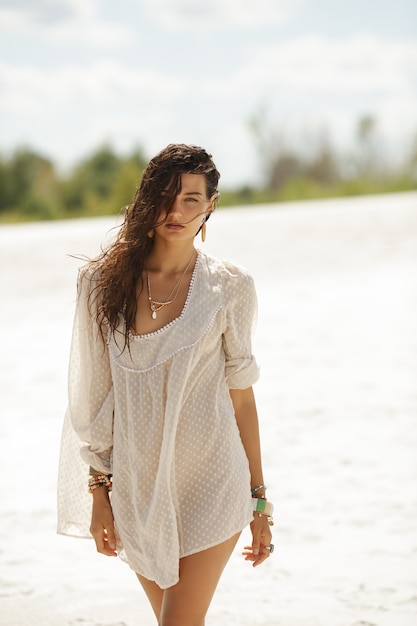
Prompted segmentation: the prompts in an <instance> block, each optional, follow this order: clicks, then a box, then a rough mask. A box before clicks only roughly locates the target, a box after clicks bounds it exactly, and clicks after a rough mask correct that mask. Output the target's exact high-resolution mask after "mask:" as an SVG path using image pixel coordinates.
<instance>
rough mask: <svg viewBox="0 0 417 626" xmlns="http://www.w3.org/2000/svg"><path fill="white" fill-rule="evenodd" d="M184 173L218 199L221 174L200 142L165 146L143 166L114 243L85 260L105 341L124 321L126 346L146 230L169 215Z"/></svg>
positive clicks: (145, 253)
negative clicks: (195, 176) (199, 179)
mask: <svg viewBox="0 0 417 626" xmlns="http://www.w3.org/2000/svg"><path fill="white" fill-rule="evenodd" d="M182 174H203V175H204V176H205V179H206V187H207V189H206V191H207V199H210V198H212V197H213V196H216V198H217V197H218V190H217V186H218V182H219V178H220V174H219V172H218V171H217V169H216V166H215V164H214V163H213V160H212V157H211V155H210V154H208V153H207V152H206V150H204V149H203V148H200V147H198V146H193V145H185V144H170V145H168V146H167V147H166V148H164V150H162V151H161V152H159V154H157V155H156V156H155V157H154V158H153V159H151V161H150V162H149V164H148V165H147V167H146V168H145V170H144V172H143V174H142V179H141V183H140V185H139V188H138V189H137V191H136V194H135V196H134V198H133V201H132V203H131V204H129V205H128V206H127V207H126V209H125V217H124V221H123V223H122V225H121V227H120V229H119V231H118V234H117V236H116V238H115V240H114V241H113V243H111V244H110V245H109V246H108V247H107V248H105V249H103V250H102V252H101V254H100V255H99V256H98V257H97V258H96V259H93V260H92V261H90V262H89V264H88V268H90V270H91V271H92V278H93V283H94V287H93V288H92V289H91V292H90V307H91V305H92V303H93V301H94V302H95V304H96V306H95V309H96V311H97V314H96V315H97V323H98V326H99V330H100V334H101V337H102V338H103V340H105V337H106V335H107V332H108V330H110V332H112V333H113V334H114V333H115V332H116V329H117V328H118V326H119V325H120V323H121V322H123V326H124V347H126V346H128V347H129V331H130V329H131V328H133V327H134V323H135V318H136V309H137V301H136V298H137V295H136V293H137V292H136V288H137V283H138V280H142V272H143V269H144V264H145V259H146V258H147V256H148V255H149V253H150V251H151V249H152V245H153V240H152V239H151V238H150V237H149V236H148V233H150V232H151V231H152V230H153V229H154V228H155V227H156V226H158V225H160V224H161V223H163V220H162V221H161V214H163V212H164V211H165V212H166V214H168V213H169V210H170V207H171V206H172V205H173V203H174V202H175V198H176V197H177V195H178V194H179V193H180V191H181V175H182ZM213 206H214V205H213ZM91 271H90V272H89V274H90V276H91ZM90 310H91V308H90Z"/></svg>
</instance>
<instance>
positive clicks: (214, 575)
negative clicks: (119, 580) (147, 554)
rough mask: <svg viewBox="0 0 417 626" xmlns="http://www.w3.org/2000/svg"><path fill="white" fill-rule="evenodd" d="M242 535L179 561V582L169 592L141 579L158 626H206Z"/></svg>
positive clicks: (140, 577)
mask: <svg viewBox="0 0 417 626" xmlns="http://www.w3.org/2000/svg"><path fill="white" fill-rule="evenodd" d="M239 535H240V533H238V534H237V535H234V537H232V538H231V539H228V540H227V541H225V542H223V543H221V544H219V545H217V546H214V547H213V548H209V549H208V550H203V551H202V552H197V553H196V554H192V555H191V556H186V557H184V558H182V559H180V579H179V581H178V583H177V584H176V585H174V586H173V587H169V588H168V589H160V587H158V585H156V584H155V583H154V582H151V581H149V580H147V579H146V578H143V577H142V576H140V575H137V576H138V579H139V581H140V582H141V584H142V586H143V588H144V590H145V593H146V595H147V596H148V599H149V601H150V603H151V605H152V608H153V611H154V613H155V615H156V618H157V620H158V624H159V626H204V619H205V616H206V613H207V610H208V608H209V606H210V602H211V599H212V597H213V594H214V592H215V590H216V587H217V583H218V582H219V580H220V576H221V574H222V572H223V570H224V567H225V565H226V563H227V561H228V560H229V558H230V555H231V554H232V552H233V550H234V548H235V546H236V542H237V540H238V538H239Z"/></svg>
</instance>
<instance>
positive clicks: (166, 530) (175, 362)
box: [58, 252, 259, 588]
mask: <svg viewBox="0 0 417 626" xmlns="http://www.w3.org/2000/svg"><path fill="white" fill-rule="evenodd" d="M93 288H94V277H92V276H90V274H89V272H88V271H87V272H85V273H83V274H81V277H80V281H79V290H78V291H79V293H78V301H77V308H76V314H75V320H74V330H73V338H72V346H71V356H70V366H69V404H68V410H67V413H66V416H65V420H64V428H63V435H62V449H61V460H60V471H59V485H58V532H59V533H62V534H69V535H74V536H80V537H86V536H89V524H90V516H91V495H90V494H88V492H87V488H86V482H87V474H88V465H92V466H93V467H95V468H96V469H98V470H101V471H103V472H106V473H112V474H113V492H112V507H113V513H114V518H115V525H116V529H117V534H118V541H119V546H118V549H119V554H120V556H121V558H122V559H124V560H125V561H127V562H128V563H129V565H130V567H131V568H132V569H133V570H134V571H136V572H138V573H140V574H141V575H142V576H145V577H146V578H148V579H149V580H154V581H156V583H157V584H158V585H159V586H160V587H162V588H166V587H170V586H172V585H174V584H175V583H176V582H178V564H179V559H180V558H181V557H183V556H187V555H190V554H193V553H195V552H199V551H201V550H204V549H207V548H209V547H212V546H214V545H216V544H218V543H221V542H223V541H225V540H226V539H228V538H230V537H231V536H232V535H234V534H235V533H237V532H239V531H240V530H242V528H244V527H245V526H246V525H247V524H248V523H249V522H250V521H251V519H252V517H253V513H252V502H251V494H250V475H249V466H248V461H247V458H246V454H245V451H244V448H243V445H242V442H241V439H240V435H239V430H238V427H237V424H236V420H235V416H234V411H233V405H232V402H231V399H230V394H229V389H233V388H235V389H244V388H247V387H249V386H251V385H253V384H254V383H255V382H256V380H257V378H258V375H259V371H258V366H257V364H256V361H255V358H254V357H253V355H252V350H251V336H252V330H253V326H254V322H255V318H256V306H257V304H256V294H255V289H254V285H253V280H252V278H251V276H250V275H249V274H248V273H247V272H246V271H245V270H244V269H243V268H241V267H238V266H237V265H236V264H233V263H231V262H228V261H219V260H217V259H214V258H212V257H209V256H207V255H205V254H203V253H201V252H199V254H198V257H197V261H196V265H195V268H194V271H193V276H192V280H191V284H190V289H189V293H188V297H187V300H186V303H185V305H184V308H183V311H182V313H181V315H180V316H179V317H178V318H177V319H175V320H174V321H172V322H171V323H170V324H168V325H166V326H164V327H163V328H162V329H160V330H158V331H157V332H154V333H151V334H147V335H140V336H134V335H132V336H131V338H130V339H131V341H130V351H129V350H128V349H123V346H124V337H123V333H122V326H121V327H120V333H117V332H116V334H115V336H113V335H111V336H109V339H108V342H107V344H106V345H104V344H103V341H102V340H101V338H100V336H99V332H98V328H97V324H96V321H95V311H94V306H95V305H94V299H93V305H92V306H91V305H90V310H89V308H88V295H89V293H90V291H91V289H93Z"/></svg>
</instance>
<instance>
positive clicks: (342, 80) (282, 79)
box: [0, 0, 417, 186]
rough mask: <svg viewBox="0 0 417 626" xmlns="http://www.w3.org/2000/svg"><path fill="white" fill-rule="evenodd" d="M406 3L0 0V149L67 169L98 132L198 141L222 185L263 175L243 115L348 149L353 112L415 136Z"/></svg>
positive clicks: (415, 25) (387, 143) (414, 74)
mask: <svg viewBox="0 0 417 626" xmlns="http://www.w3.org/2000/svg"><path fill="white" fill-rule="evenodd" d="M416 35H417V2H415V0H397V1H393V0H379V1H377V0H349V2H346V1H345V2H338V1H337V0H210V1H208V2H204V0H118V1H117V2H115V1H114V0H0V120H1V121H0V150H1V151H2V152H3V153H7V152H9V151H10V150H12V149H14V148H15V147H16V146H18V145H22V144H26V145H30V146H32V147H34V148H35V149H37V150H40V151H41V152H42V153H44V154H45V155H46V156H50V157H51V158H53V159H54V160H55V162H56V163H57V164H58V165H59V166H61V167H63V168H65V167H70V166H71V165H72V164H73V163H75V162H76V161H77V160H78V159H80V158H82V157H85V156H87V155H88V154H89V153H90V152H91V151H93V150H94V149H95V148H97V147H98V146H99V145H101V144H103V143H104V142H109V143H111V144H112V145H113V146H114V147H115V148H116V149H117V150H118V151H120V153H125V152H127V151H129V150H131V149H133V148H134V147H135V146H142V147H143V149H144V150H145V153H146V154H147V155H148V156H149V157H150V156H152V155H153V154H154V153H155V152H157V151H158V150H160V149H161V148H162V147H164V146H165V145H166V144H167V143H170V142H177V141H178V142H180V141H181V142H186V143H197V144H200V145H204V146H205V147H206V148H207V149H208V150H209V151H210V152H212V154H213V156H214V158H215V161H216V163H217V164H218V167H219V169H220V171H221V172H222V180H223V184H224V185H226V186H227V185H233V184H245V183H250V182H254V181H256V179H257V177H258V176H259V174H260V169H259V159H258V156H257V154H256V150H255V147H254V141H253V137H252V136H251V133H250V130H249V125H248V120H249V119H250V118H251V117H252V116H253V115H254V113H256V112H257V111H260V110H263V111H265V115H266V120H267V124H268V125H269V126H270V127H271V129H274V130H275V129H276V130H279V133H277V134H278V135H279V137H280V139H281V141H282V142H283V143H284V144H285V143H292V142H295V143H298V145H300V144H302V145H304V146H305V147H306V149H308V146H309V144H311V145H315V142H317V138H318V137H320V136H323V135H327V136H328V137H330V139H331V141H332V142H333V143H334V144H335V146H336V147H339V148H340V149H348V147H349V146H351V144H352V141H353V139H354V136H355V128H356V123H357V120H358V118H359V117H360V116H361V115H364V114H372V115H374V116H375V118H376V119H377V121H378V127H377V129H378V133H379V135H380V141H381V147H382V149H383V150H384V151H385V152H386V153H387V154H392V155H399V154H402V153H403V152H405V151H406V150H408V149H410V147H411V145H412V142H413V141H414V140H415V138H416V136H417V37H416Z"/></svg>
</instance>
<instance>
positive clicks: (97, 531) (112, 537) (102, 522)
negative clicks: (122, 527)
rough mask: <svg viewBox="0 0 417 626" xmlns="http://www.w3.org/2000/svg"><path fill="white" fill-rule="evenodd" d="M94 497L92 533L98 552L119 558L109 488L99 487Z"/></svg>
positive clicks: (95, 490)
mask: <svg viewBox="0 0 417 626" xmlns="http://www.w3.org/2000/svg"><path fill="white" fill-rule="evenodd" d="M92 495H93V510H92V514H91V525H90V532H91V534H92V535H93V539H94V541H95V542H96V548H97V552H100V553H101V554H105V555H106V556H117V552H116V533H115V530H114V518H113V511H112V508H111V504H110V499H109V492H108V490H107V487H104V486H103V487H97V488H96V489H94V490H93V494H92Z"/></svg>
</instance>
